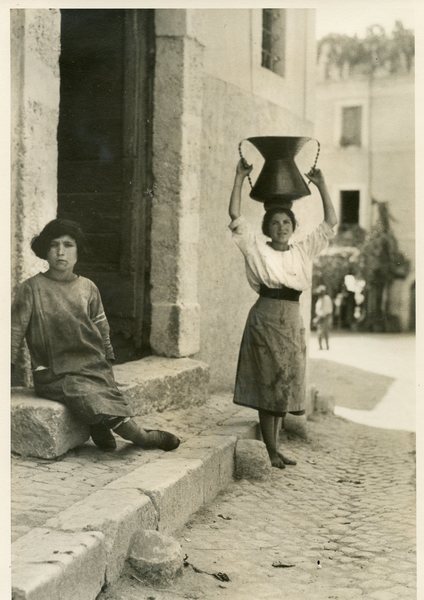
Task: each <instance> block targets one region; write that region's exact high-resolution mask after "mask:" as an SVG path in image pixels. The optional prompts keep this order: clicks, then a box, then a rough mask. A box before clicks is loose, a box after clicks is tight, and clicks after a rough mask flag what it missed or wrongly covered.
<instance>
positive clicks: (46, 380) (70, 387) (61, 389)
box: [33, 364, 133, 425]
mask: <svg viewBox="0 0 424 600" xmlns="http://www.w3.org/2000/svg"><path fill="white" fill-rule="evenodd" d="M33 375H34V388H35V392H36V394H37V395H38V396H40V397H42V398H47V399H49V400H56V401H57V402H61V403H62V404H65V406H67V407H68V408H69V409H70V410H71V411H72V412H73V414H74V415H75V416H76V417H77V418H78V419H80V421H82V422H84V423H86V424H88V425H94V424H96V423H100V422H102V421H103V419H104V417H105V416H109V417H131V416H132V415H133V413H132V411H131V409H130V406H129V404H128V400H127V399H126V398H125V396H124V395H123V394H122V392H121V391H120V390H119V389H118V387H117V385H116V383H115V379H114V376H113V371H112V369H111V368H110V367H109V366H108V365H107V366H106V365H103V364H99V365H96V370H94V369H93V370H91V369H90V370H89V371H87V372H86V373H85V372H81V373H69V374H65V375H55V374H54V373H52V372H51V371H50V369H45V370H42V371H34V373H33Z"/></svg>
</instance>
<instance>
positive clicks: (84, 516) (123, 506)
mask: <svg viewBox="0 0 424 600" xmlns="http://www.w3.org/2000/svg"><path fill="white" fill-rule="evenodd" d="M118 481H119V480H118ZM157 521H158V516H157V513H156V510H155V508H154V506H153V504H152V502H151V501H150V499H149V498H148V497H147V496H145V495H144V494H142V493H141V492H140V491H139V490H129V489H127V488H126V489H111V488H110V487H109V486H105V487H104V488H103V490H101V491H97V492H94V494H91V495H90V496H88V497H87V498H85V499H84V500H81V501H80V502H77V503H76V504H74V505H73V506H71V507H70V508H68V509H67V510H65V511H63V512H61V513H59V515H57V516H56V517H53V518H52V519H49V520H48V521H46V524H45V527H48V528H50V529H53V530H56V531H67V532H70V531H71V532H72V531H73V532H76V531H100V532H101V533H102V534H103V535H104V543H105V548H106V572H105V581H106V583H108V584H110V583H112V582H113V581H115V580H116V579H117V578H118V577H119V576H120V574H121V572H122V569H123V567H124V564H125V561H126V559H127V556H128V552H129V549H130V548H131V546H132V541H133V537H134V535H136V534H137V533H138V532H140V531H142V530H144V529H154V528H155V527H156V526H157Z"/></svg>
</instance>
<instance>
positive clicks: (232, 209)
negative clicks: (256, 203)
mask: <svg viewBox="0 0 424 600" xmlns="http://www.w3.org/2000/svg"><path fill="white" fill-rule="evenodd" d="M251 170H252V165H248V164H247V163H246V161H244V160H243V159H242V158H241V159H240V160H239V162H238V163H237V167H236V176H235V179H234V185H233V190H232V192H231V197H230V205H229V207H228V213H229V215H230V217H231V219H232V220H233V221H234V220H235V219H237V218H238V217H239V216H240V214H241V210H240V206H241V188H242V187H243V181H244V179H245V177H247V176H248V175H249V173H250V172H251Z"/></svg>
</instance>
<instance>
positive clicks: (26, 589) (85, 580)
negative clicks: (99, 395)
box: [12, 409, 257, 600]
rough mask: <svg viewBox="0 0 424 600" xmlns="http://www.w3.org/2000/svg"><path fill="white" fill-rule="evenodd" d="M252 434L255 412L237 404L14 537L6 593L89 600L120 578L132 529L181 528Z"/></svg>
mask: <svg viewBox="0 0 424 600" xmlns="http://www.w3.org/2000/svg"><path fill="white" fill-rule="evenodd" d="M256 435H257V421H256V417H255V416H252V413H251V411H248V410H243V409H242V410H240V411H238V414H237V416H236V417H233V418H230V419H224V420H223V422H222V423H221V424H220V425H219V426H216V427H215V428H214V432H213V433H212V435H209V436H203V435H201V436H199V435H195V436H193V437H192V438H190V439H188V440H187V441H186V442H185V443H183V444H182V445H181V446H180V448H179V449H178V451H177V452H175V453H174V452H170V453H167V454H166V455H165V456H163V457H160V458H159V459H156V460H154V461H152V462H149V463H146V464H144V465H142V466H140V467H138V468H136V469H134V470H133V471H132V472H131V473H129V474H126V475H124V476H122V477H120V478H118V479H115V480H114V481H112V482H110V483H108V484H107V485H105V486H104V487H103V488H102V489H100V490H98V491H96V492H94V493H93V494H91V495H90V496H88V497H86V498H84V499H83V500H80V501H79V502H77V503H75V504H74V505H72V506H71V507H70V508H68V509H66V510H64V511H62V512H60V513H59V514H58V515H57V516H55V517H52V518H50V519H48V520H47V521H46V522H45V523H44V525H43V526H42V527H38V528H36V529H33V530H31V531H30V532H29V533H27V534H26V535H24V536H22V537H20V538H19V539H18V540H16V541H15V542H14V543H13V544H12V592H13V598H16V599H18V598H19V599H20V600H57V599H58V598H60V599H61V600H95V599H96V598H97V597H98V594H99V593H100V592H101V590H102V588H104V587H105V586H107V585H110V584H112V583H114V582H115V581H117V579H118V578H119V577H120V575H121V573H122V571H123V569H124V567H125V564H126V561H127V559H128V558H129V557H130V556H131V555H132V553H133V551H134V550H136V546H135V545H134V544H135V541H136V540H135V536H136V534H138V533H140V532H141V533H142V532H146V531H150V532H152V531H157V532H159V534H161V535H172V534H173V533H174V532H175V531H177V530H179V529H180V528H181V527H183V526H184V524H185V523H187V521H188V519H189V518H190V517H191V515H193V514H194V513H195V512H197V511H198V510H199V509H200V508H201V507H202V506H204V505H205V504H207V503H209V502H211V501H212V500H213V499H214V498H215V497H216V496H217V495H218V494H219V493H220V492H221V491H222V490H224V489H225V488H226V487H227V486H228V485H229V484H230V482H231V481H233V477H234V455H235V447H236V443H237V439H240V438H242V439H246V438H254V437H256ZM151 535H152V534H151ZM153 535H156V534H153ZM76 581H78V585H77V586H76V585H75V583H76Z"/></svg>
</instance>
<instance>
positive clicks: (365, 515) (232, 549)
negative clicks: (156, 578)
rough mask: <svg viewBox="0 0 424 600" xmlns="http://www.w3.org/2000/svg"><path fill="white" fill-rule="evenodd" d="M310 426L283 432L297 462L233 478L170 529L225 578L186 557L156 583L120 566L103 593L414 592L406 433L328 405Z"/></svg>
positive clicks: (379, 597)
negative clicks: (304, 435)
mask: <svg viewBox="0 0 424 600" xmlns="http://www.w3.org/2000/svg"><path fill="white" fill-rule="evenodd" d="M310 432H311V433H310V440H309V443H305V442H304V441H301V440H300V439H291V440H287V443H286V441H285V440H284V439H283V440H282V444H283V445H284V447H287V452H288V453H289V451H290V455H293V456H294V457H295V458H296V459H297V460H298V465H297V466H295V467H287V468H286V469H285V470H284V471H279V470H277V469H274V470H273V473H272V478H271V480H269V481H267V482H265V483H252V482H248V481H245V480H243V481H241V482H236V483H234V484H232V485H231V487H230V488H229V489H228V490H227V491H226V492H225V493H224V494H222V495H221V496H220V497H219V498H218V499H217V500H216V501H215V502H214V503H213V504H211V505H209V506H208V507H207V508H206V509H204V510H202V511H201V512H199V513H198V514H197V515H196V516H195V518H194V519H193V520H192V521H191V522H190V523H188V524H187V526H186V527H185V528H184V530H183V531H182V532H181V534H180V535H179V538H178V539H179V541H180V543H181V545H182V547H183V550H184V553H185V554H187V555H188V559H187V560H188V562H189V563H191V564H192V565H194V566H195V567H196V568H198V569H201V570H202V571H206V572H208V573H216V572H225V573H226V574H227V575H228V577H229V578H230V581H229V582H220V581H219V580H217V579H216V578H214V577H213V576H211V575H207V574H204V573H198V572H195V570H194V569H193V568H192V567H191V566H188V567H186V568H185V570H184V575H183V577H182V578H181V579H179V580H177V581H176V583H175V585H174V586H172V589H171V588H170V587H169V586H168V587H167V590H166V591H165V590H160V589H158V588H156V589H152V588H147V587H144V586H143V585H142V584H141V583H140V582H139V581H137V580H136V579H135V578H134V576H132V575H131V574H130V573H128V574H127V576H126V577H125V578H123V579H122V580H121V581H120V582H119V584H118V585H117V586H116V587H115V588H114V589H113V590H110V591H109V592H108V593H106V594H104V595H103V596H102V600H130V599H131V600H132V599H149V600H153V598H154V599H155V600H171V599H173V598H179V597H184V598H193V599H195V598H198V599H208V600H209V599H210V600H212V599H214V598H223V599H227V598H228V599H231V600H249V599H253V598H260V599H261V600H262V599H263V600H265V599H270V600H277V599H279V598H284V599H285V600H302V599H305V598H311V599H313V600H321V599H322V600H324V599H332V600H335V599H339V600H348V599H356V598H366V599H370V600H398V599H399V598H402V599H403V600H409V599H411V600H412V599H413V598H415V597H416V595H415V594H416V592H415V483H414V472H415V460H414V459H415V456H414V454H415V452H414V443H415V442H414V437H415V436H414V434H412V433H406V432H397V431H388V430H382V429H374V428H370V427H367V426H363V425H357V424H354V423H350V422H348V421H345V420H344V419H341V418H338V417H327V418H325V417H320V418H318V419H317V420H315V421H314V422H311V427H310ZM220 515H221V516H220ZM318 561H319V564H318ZM273 565H275V566H273ZM278 565H281V566H280V567H279V566H278ZM284 565H286V566H284Z"/></svg>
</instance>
